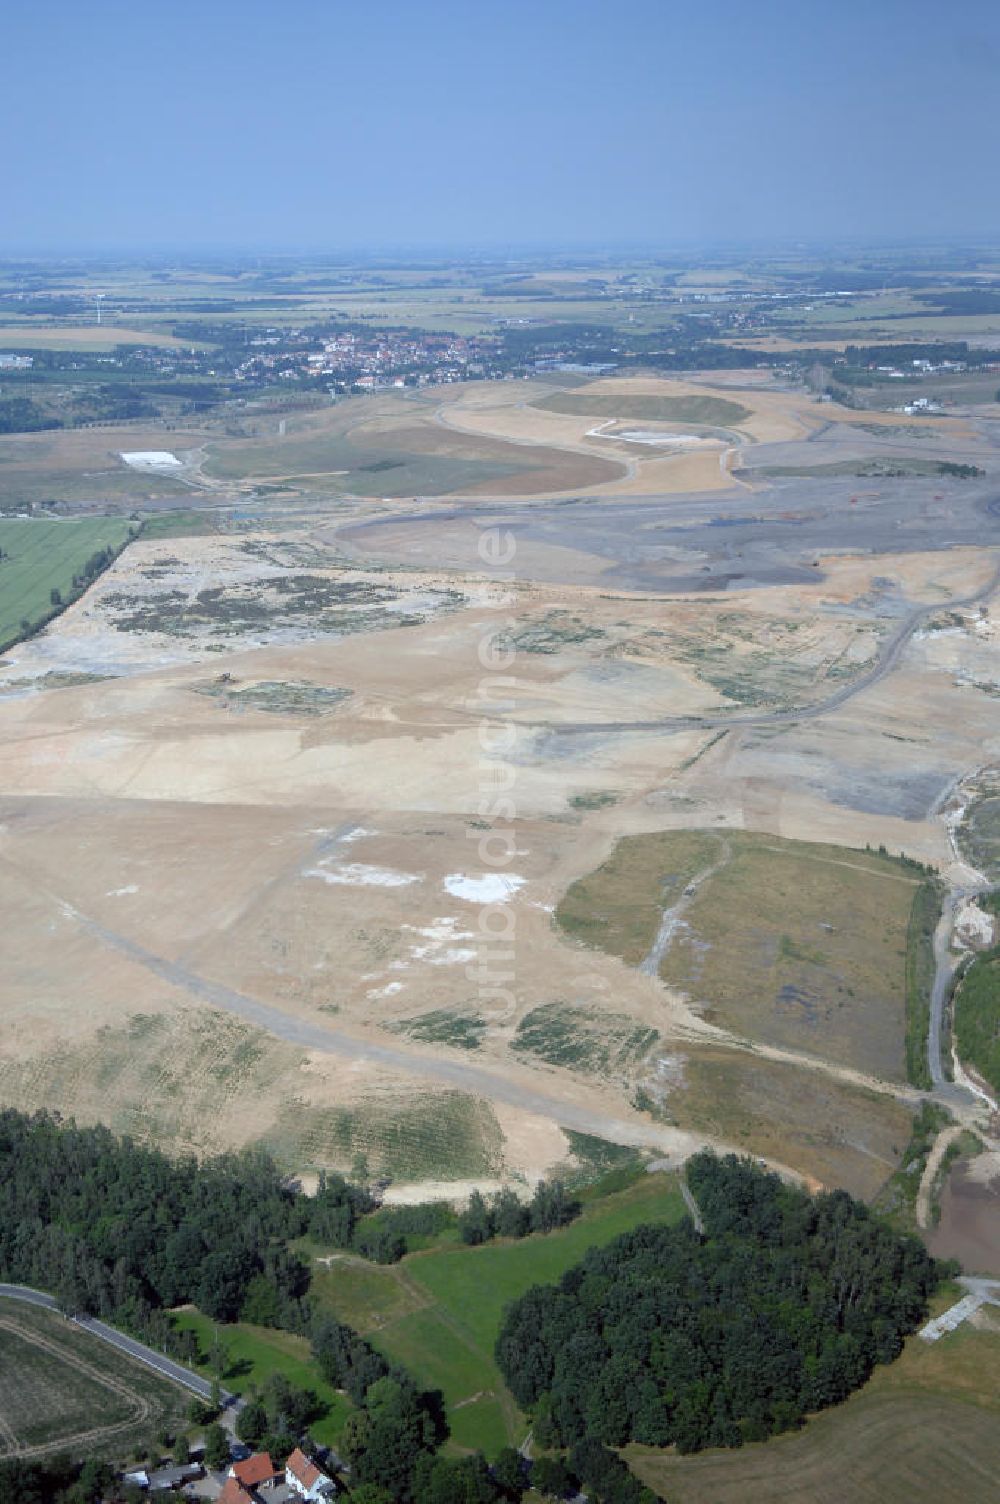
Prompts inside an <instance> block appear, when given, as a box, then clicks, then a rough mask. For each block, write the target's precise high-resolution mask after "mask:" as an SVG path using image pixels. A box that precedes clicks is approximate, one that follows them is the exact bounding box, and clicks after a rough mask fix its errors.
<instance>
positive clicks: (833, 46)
mask: <svg viewBox="0 0 1000 1504" xmlns="http://www.w3.org/2000/svg"><path fill="white" fill-rule="evenodd" d="M3 17H4V19H3V29H2V35H0V83H2V108H3V118H4V123H5V128H4V144H3V151H2V156H0V205H2V210H0V213H2V219H0V248H2V249H3V250H11V249H23V248H28V247H34V248H48V249H53V250H58V249H60V248H72V249H81V248H111V247H116V246H141V247H175V248H176V247H184V246H192V247H211V246H219V247H246V248H254V249H281V248H286V247H288V248H296V247H313V248H339V247H350V246H360V245H369V246H371V245H378V244H394V245H400V244H411V245H416V244H427V245H442V244H446V243H457V244H461V245H466V246H468V245H475V244H480V245H484V246H491V245H511V244H529V243H534V244H541V243H549V244H551V243H564V244H581V243H591V244H595V243H598V244H611V243H616V242H617V243H627V242H632V243H640V242H641V243H661V244H675V243H679V242H691V241H719V240H732V241H743V240H768V239H785V238H790V237H803V238H808V239H817V238H824V237H859V236H860V237H871V238H881V239H886V238H894V237H898V238H914V237H916V238H920V237H944V236H951V235H972V234H990V233H995V232H998V231H1000V192H998V189H1000V171H998V129H997V102H998V98H1000V5H998V4H997V3H996V0H952V3H950V4H947V3H946V4H941V3H930V0H905V3H904V0H840V3H833V0H829V3H826V0H823V3H820V0H795V3H792V0H787V3H786V0H738V3H737V0H690V3H688V0H683V3H679V0H609V3H596V0H534V3H532V4H528V3H524V0H464V3H453V0H373V3H369V4H367V5H361V4H346V3H341V0H284V3H281V0H267V3H266V4H265V3H261V0H239V3H236V0H121V3H119V0H7V4H6V5H5V7H4V12H3Z"/></svg>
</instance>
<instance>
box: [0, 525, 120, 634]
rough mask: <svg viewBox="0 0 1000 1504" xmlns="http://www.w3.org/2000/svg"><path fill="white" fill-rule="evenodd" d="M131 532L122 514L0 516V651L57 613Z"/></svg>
mask: <svg viewBox="0 0 1000 1504" xmlns="http://www.w3.org/2000/svg"><path fill="white" fill-rule="evenodd" d="M136 533H137V527H136V525H135V524H134V523H130V522H128V521H127V520H126V519H124V518H121V517H87V518H84V519H82V520H81V521H78V522H76V521H74V522H68V521H53V520H50V519H48V518H44V519H43V518H38V519H35V518H8V517H4V518H0V652H4V651H5V650H6V649H7V648H9V647H11V646H12V645H13V644H14V643H15V642H18V641H19V640H20V639H21V638H22V637H27V636H30V635H31V633H33V632H36V631H38V629H39V628H40V627H43V626H44V625H45V624H46V622H49V621H51V620H52V618H53V617H55V616H58V614H59V612H60V611H61V610H62V609H63V608H64V607H65V606H68V605H69V604H70V603H71V602H72V601H74V600H76V599H77V597H78V596H80V595H82V593H83V591H84V590H86V588H87V586H88V585H89V584H90V583H91V581H93V580H95V579H96V578H97V576H98V575H99V574H100V573H101V572H102V571H103V570H104V569H106V568H107V567H108V565H109V564H111V563H112V562H113V560H114V559H115V558H116V556H117V555H118V554H119V553H120V552H121V550H122V549H123V548H124V547H125V544H126V543H128V542H129V540H130V539H131V538H134V537H135V536H136Z"/></svg>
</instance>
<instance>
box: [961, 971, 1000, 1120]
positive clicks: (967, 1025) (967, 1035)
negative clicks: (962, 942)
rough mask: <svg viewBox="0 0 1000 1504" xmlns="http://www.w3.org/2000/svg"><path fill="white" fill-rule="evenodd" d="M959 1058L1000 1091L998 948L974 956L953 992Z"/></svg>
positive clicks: (994, 1088)
mask: <svg viewBox="0 0 1000 1504" xmlns="http://www.w3.org/2000/svg"><path fill="white" fill-rule="evenodd" d="M953 1027H954V1030H955V1043H956V1045H957V1046H958V1053H959V1058H960V1059H961V1060H962V1062H963V1063H964V1064H966V1065H971V1066H972V1067H973V1069H975V1070H976V1071H978V1072H979V1074H980V1075H981V1076H982V1077H983V1079H984V1080H985V1081H986V1082H987V1084H988V1085H989V1086H991V1087H992V1088H993V1090H994V1091H1000V946H994V948H993V949H992V950H988V951H985V952H984V953H983V954H982V955H981V956H977V957H976V959H975V960H974V961H973V962H972V965H971V966H970V967H969V968H968V970H967V971H966V973H965V975H964V976H963V978H962V980H961V982H960V983H959V986H958V991H957V992H956V993H955V1001H954V1026H953Z"/></svg>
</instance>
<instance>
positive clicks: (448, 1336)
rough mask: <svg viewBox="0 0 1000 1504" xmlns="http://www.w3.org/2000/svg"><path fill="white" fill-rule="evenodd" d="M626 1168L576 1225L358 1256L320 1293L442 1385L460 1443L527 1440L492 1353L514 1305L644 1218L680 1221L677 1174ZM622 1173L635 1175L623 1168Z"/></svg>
mask: <svg viewBox="0 0 1000 1504" xmlns="http://www.w3.org/2000/svg"><path fill="white" fill-rule="evenodd" d="M626 1169H627V1171H628V1174H627V1182H628V1183H626V1184H625V1185H624V1186H623V1187H622V1188H621V1189H612V1188H611V1187H610V1186H608V1187H606V1188H605V1190H604V1193H603V1194H598V1191H599V1189H600V1183H599V1185H598V1186H595V1187H592V1188H591V1189H590V1190H589V1191H585V1192H584V1193H583V1194H582V1196H581V1199H582V1201H583V1203H584V1210H583V1212H582V1214H581V1215H580V1217H578V1218H577V1220H576V1221H575V1222H573V1223H571V1224H570V1225H569V1226H568V1227H563V1228H560V1229H559V1230H558V1231H556V1232H552V1233H547V1234H544V1235H539V1234H535V1235H534V1236H532V1237H528V1238H523V1239H521V1240H519V1241H503V1240H497V1241H495V1242H492V1243H487V1244H484V1245H482V1246H480V1247H478V1248H467V1247H465V1246H464V1245H460V1244H454V1243H452V1244H449V1245H446V1246H442V1247H438V1248H436V1249H434V1250H433V1251H430V1252H426V1253H417V1254H412V1255H410V1256H408V1257H407V1258H406V1259H404V1260H403V1262H402V1263H401V1264H398V1265H395V1266H393V1267H391V1268H387V1269H377V1270H375V1269H373V1270H371V1271H368V1270H364V1269H361V1268H359V1267H358V1266H357V1265H356V1264H355V1263H354V1262H353V1261H345V1262H343V1263H338V1262H334V1263H333V1264H332V1265H331V1267H330V1270H329V1272H327V1271H325V1270H324V1271H323V1272H322V1273H317V1275H316V1277H315V1279H314V1283H313V1298H314V1301H315V1303H316V1304H317V1306H319V1307H321V1308H326V1309H328V1310H330V1311H331V1312H332V1313H333V1314H334V1315H336V1316H337V1317H338V1319H339V1320H341V1321H345V1322H347V1323H348V1324H349V1325H353V1326H355V1327H356V1328H357V1329H358V1330H360V1331H362V1332H363V1333H364V1334H365V1336H367V1338H368V1340H369V1341H370V1342H372V1343H373V1344H374V1345H375V1346H376V1347H378V1348H380V1349H381V1350H382V1351H383V1352H384V1353H385V1354H386V1356H387V1357H389V1358H393V1359H395V1360H396V1361H397V1362H400V1363H402V1364H404V1365H405V1366H406V1368H407V1369H408V1370H409V1371H410V1373H411V1374H412V1375H413V1377H414V1379H415V1380H416V1381H417V1382H418V1383H419V1384H421V1385H425V1386H428V1387H433V1388H439V1389H440V1390H441V1391H442V1393H443V1394H444V1396H445V1402H446V1405H447V1407H448V1421H449V1424H450V1426H451V1428H452V1442H453V1444H454V1445H455V1446H457V1447H465V1448H473V1449H474V1448H477V1447H482V1448H483V1450H484V1451H486V1452H487V1454H490V1453H491V1452H493V1453H495V1452H496V1451H498V1450H499V1448H500V1447H501V1446H505V1445H507V1444H509V1443H513V1444H514V1445H519V1444H520V1442H521V1441H523V1439H524V1432H525V1430H526V1425H525V1422H524V1420H523V1417H522V1416H521V1415H520V1414H519V1412H518V1411H517V1408H516V1406H515V1405H514V1404H513V1401H512V1400H511V1398H510V1395H509V1394H508V1392H507V1390H506V1387H505V1386H504V1383H503V1380H502V1379H501V1377H500V1374H499V1371H498V1369H497V1367H496V1364H495V1363H494V1361H493V1345H494V1343H495V1341H496V1335H497V1332H498V1331H499V1329H500V1322H501V1319H502V1316H503V1312H504V1309H505V1307H506V1306H507V1305H508V1304H509V1303H510V1302H511V1301H512V1300H515V1299H516V1298H517V1297H518V1296H519V1295H523V1294H524V1292H525V1291H526V1290H527V1289H529V1288H530V1287H531V1286H532V1285H535V1284H545V1283H548V1282H550V1281H552V1280H556V1279H558V1278H559V1276H560V1275H561V1274H563V1273H564V1272H565V1271H566V1270H567V1269H569V1268H570V1267H571V1266H572V1265H573V1264H575V1263H577V1262H578V1261H579V1259H580V1258H581V1257H582V1255H583V1254H584V1253H585V1252H586V1250H587V1249H588V1248H591V1247H593V1246H594V1245H595V1244H603V1243H609V1242H611V1240H612V1239H613V1238H616V1237H618V1235H619V1234H620V1233H623V1232H627V1231H628V1229H629V1228H631V1227H636V1226H638V1225H639V1224H640V1223H642V1222H661V1221H662V1222H677V1221H679V1220H680V1219H681V1217H682V1216H683V1215H684V1202H683V1200H682V1199H681V1196H680V1192H679V1191H678V1189H677V1182H676V1179H675V1178H674V1177H673V1176H668V1175H663V1174H656V1175H646V1174H642V1175H641V1176H639V1177H638V1178H636V1177H635V1175H634V1172H633V1170H632V1167H631V1166H629V1167H625V1166H622V1167H621V1172H620V1171H613V1172H612V1174H619V1173H622V1172H624V1171H625V1170H626ZM623 1178H626V1177H625V1175H624V1174H623Z"/></svg>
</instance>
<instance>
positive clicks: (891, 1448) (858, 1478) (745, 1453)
mask: <svg viewBox="0 0 1000 1504" xmlns="http://www.w3.org/2000/svg"><path fill="white" fill-rule="evenodd" d="M944 1303H945V1302H944V1301H942V1304H944ZM998 1365H1000V1342H998V1341H997V1338H996V1336H995V1335H991V1334H988V1333H985V1332H977V1331H973V1330H972V1329H971V1328H969V1327H968V1326H964V1327H961V1328H960V1329H959V1330H958V1331H957V1332H952V1333H951V1334H950V1335H949V1336H947V1337H945V1338H943V1339H942V1340H941V1341H940V1342H937V1343H934V1344H933V1345H930V1344H928V1343H925V1342H922V1341H921V1340H920V1339H919V1337H911V1338H910V1339H909V1342H908V1343H907V1346H906V1349H905V1351H904V1353H903V1355H902V1357H901V1358H899V1359H898V1360H897V1361H896V1362H895V1363H892V1364H890V1365H888V1366H887V1367H882V1368H877V1369H876V1370H875V1374H874V1376H873V1377H872V1378H871V1380H870V1381H869V1382H868V1383H867V1384H866V1385H865V1387H864V1388H863V1389H861V1390H859V1391H858V1392H857V1393H856V1394H852V1395H851V1396H850V1398H849V1399H848V1400H847V1401H846V1402H845V1403H844V1404H842V1405H838V1406H837V1407H836V1408H835V1409H833V1410H828V1411H826V1412H824V1413H823V1414H822V1415H818V1416H814V1417H813V1418H812V1419H811V1420H809V1421H808V1422H807V1423H806V1426H805V1428H804V1429H803V1430H802V1431H801V1432H798V1433H790V1434H788V1435H785V1436H778V1437H773V1438H772V1439H771V1440H770V1441H767V1442H764V1443H763V1444H758V1445H751V1446H745V1447H742V1448H740V1449H739V1450H737V1451H730V1452H720V1451H709V1452H704V1453H701V1454H700V1455H698V1456H693V1457H678V1456H676V1455H675V1454H673V1453H670V1452H661V1453H656V1452H654V1451H652V1450H648V1449H645V1448H639V1447H632V1448H629V1450H628V1453H627V1456H628V1460H629V1463H630V1465H631V1466H632V1467H633V1469H634V1470H635V1472H636V1473H637V1474H638V1475H639V1477H640V1478H641V1479H642V1480H643V1481H644V1482H646V1483H648V1484H649V1485H650V1486H651V1487H654V1488H656V1489H657V1490H658V1491H659V1492H661V1493H662V1494H664V1495H665V1496H666V1497H667V1498H669V1499H670V1500H672V1501H676V1504H744V1501H746V1500H747V1499H753V1500H754V1501H756V1504H844V1501H845V1500H847V1499H849V1500H851V1501H852V1504H973V1501H975V1504H986V1501H987V1500H989V1499H992V1498H994V1497H995V1495H996V1479H997V1476H998V1475H1000V1404H998V1398H997V1396H998V1394H1000V1369H998Z"/></svg>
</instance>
